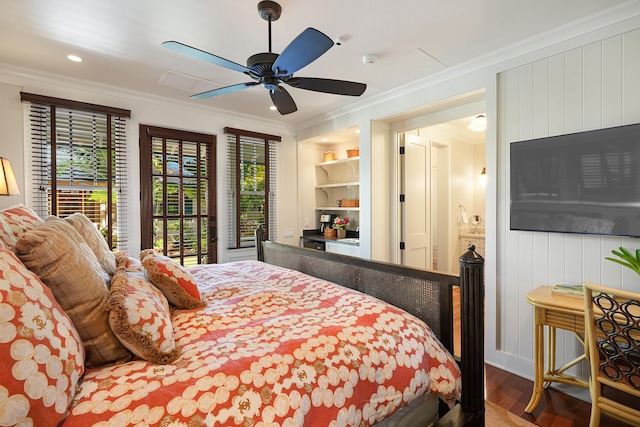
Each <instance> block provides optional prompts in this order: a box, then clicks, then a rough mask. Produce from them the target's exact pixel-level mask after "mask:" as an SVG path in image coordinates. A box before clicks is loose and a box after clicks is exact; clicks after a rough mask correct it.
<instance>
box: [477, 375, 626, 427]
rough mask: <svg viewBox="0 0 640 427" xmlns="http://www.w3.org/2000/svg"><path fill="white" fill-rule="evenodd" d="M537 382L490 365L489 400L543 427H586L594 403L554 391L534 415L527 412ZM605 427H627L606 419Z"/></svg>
mask: <svg viewBox="0 0 640 427" xmlns="http://www.w3.org/2000/svg"><path fill="white" fill-rule="evenodd" d="M532 389H533V382H532V381H529V380H527V379H525V378H522V377H519V376H517V375H514V374H511V373H509V372H506V371H503V370H502V369H498V368H496V367H493V366H489V365H486V390H487V395H486V399H487V400H488V401H490V402H493V403H495V404H497V405H499V406H501V407H503V408H505V409H506V410H507V411H509V412H511V413H512V414H515V415H517V416H519V417H520V418H522V419H525V420H527V421H529V422H531V423H534V424H536V425H539V426H545V427H546V426H553V427H586V426H588V425H589V415H590V413H591V403H589V402H584V401H582V400H580V399H576V398H574V397H571V396H569V395H567V394H564V393H562V392H559V391H557V390H553V389H551V388H550V389H546V390H545V392H544V395H543V396H542V400H541V401H540V403H539V404H538V406H537V407H536V409H535V410H534V411H533V414H527V413H525V412H524V408H526V406H527V404H528V403H529V399H530V398H531V390H532ZM600 426H601V427H623V426H625V424H623V423H621V422H620V421H616V420H613V419H611V418H608V417H606V416H602V419H601V421H600Z"/></svg>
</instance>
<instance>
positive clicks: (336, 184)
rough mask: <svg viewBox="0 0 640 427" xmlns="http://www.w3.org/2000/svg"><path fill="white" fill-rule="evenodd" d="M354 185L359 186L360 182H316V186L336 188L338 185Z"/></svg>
mask: <svg viewBox="0 0 640 427" xmlns="http://www.w3.org/2000/svg"><path fill="white" fill-rule="evenodd" d="M356 186H358V187H359V186H360V182H359V181H352V182H336V183H333V184H318V185H316V188H320V189H322V188H338V187H356Z"/></svg>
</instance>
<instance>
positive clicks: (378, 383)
mask: <svg viewBox="0 0 640 427" xmlns="http://www.w3.org/2000/svg"><path fill="white" fill-rule="evenodd" d="M0 242H1V243H2V244H1V245H0V338H1V339H0V356H1V357H2V358H3V361H4V362H3V363H5V364H6V365H7V366H8V367H9V369H4V370H3V371H2V373H1V374H0V378H1V379H2V383H1V384H0V424H1V425H38V426H49V425H50V426H62V427H74V426H83V427H84V426H130V425H140V426H152V425H153V426H190V427H191V426H193V427H196V426H233V425H241V426H256V427H258V426H301V425H305V426H325V425H326V426H340V425H345V426H346V425H358V426H369V425H375V426H389V427H391V426H416V425H420V426H422V425H425V426H426V425H431V424H434V423H436V422H437V423H438V425H463V424H460V423H461V422H465V421H468V420H472V419H480V418H481V416H482V415H483V414H482V412H483V406H482V407H480V406H476V407H474V406H473V405H474V403H473V402H474V400H473V399H472V398H469V397H467V396H466V395H465V393H467V394H468V392H469V391H470V390H472V387H468V384H469V382H468V381H467V378H476V379H477V378H481V377H482V374H481V372H482V369H479V368H478V366H474V367H473V369H476V371H475V372H474V373H471V372H470V373H468V374H467V373H465V369H467V368H465V364H464V360H465V352H466V353H467V354H470V353H469V346H468V345H465V342H464V339H463V342H462V356H463V363H462V367H461V368H459V367H458V363H457V362H456V360H455V359H454V358H453V357H452V356H451V353H450V352H449V351H448V350H447V347H449V348H450V347H451V343H452V339H451V332H452V327H451V326H450V323H447V322H448V320H447V318H448V317H450V316H449V314H445V315H442V314H441V310H440V309H439V308H438V309H436V310H434V309H429V308H428V304H427V305H425V303H424V302H425V301H426V300H427V299H429V300H431V301H432V302H431V303H435V304H436V307H437V305H438V304H441V303H442V302H444V305H443V307H445V306H450V295H451V293H450V289H451V288H450V286H451V285H458V282H459V284H460V285H461V286H462V289H463V302H462V304H463V310H464V304H465V299H467V296H468V295H470V294H471V293H473V292H471V293H470V292H468V291H465V290H464V289H465V283H467V284H469V285H473V286H474V287H475V289H481V285H482V281H481V276H478V275H477V274H476V273H477V269H476V267H477V266H478V265H480V266H481V265H482V264H478V263H476V261H477V258H474V257H473V256H472V257H470V258H469V260H470V261H471V264H470V265H471V268H470V269H469V271H470V272H472V274H471V275H469V277H468V279H470V280H467V275H466V273H465V274H463V275H462V276H461V277H460V278H458V277H456V276H449V275H442V274H439V273H434V272H424V271H420V270H412V269H405V268H401V267H398V266H392V265H388V264H382V263H375V262H371V261H365V260H356V259H353V258H350V257H342V256H337V255H334V256H333V257H332V256H329V255H332V254H322V256H319V253H314V252H315V251H310V250H303V249H301V248H294V247H290V246H289V247H287V246H286V245H278V244H276V243H272V242H263V243H261V244H259V251H258V253H259V258H260V259H261V260H257V261H240V262H234V263H228V264H212V265H199V266H195V267H192V268H189V269H185V268H183V267H182V266H180V265H178V264H175V263H174V262H173V261H172V260H170V259H168V258H166V257H163V256H162V255H159V254H157V253H155V252H154V251H153V250H146V251H142V252H141V253H140V254H138V255H136V256H129V255H128V254H126V253H123V252H120V253H118V254H115V255H114V254H113V253H111V252H110V251H109V250H108V248H106V247H105V242H104V239H102V238H101V236H100V234H99V232H98V231H97V229H95V227H93V228H92V227H91V225H90V221H88V219H87V218H86V217H83V216H82V215H76V214H74V215H73V216H72V217H70V218H65V219H59V218H55V217H52V218H48V219H47V220H46V221H44V220H42V219H41V218H38V217H37V215H35V214H34V213H33V211H31V210H29V209H28V208H26V207H24V206H18V207H13V208H12V209H8V210H3V211H2V212H0ZM461 262H462V261H461ZM291 263H293V264H291ZM285 264H290V265H285ZM461 265H462V264H461ZM339 266H342V267H339ZM462 271H465V270H464V269H461V272H462ZM324 276H329V277H324ZM407 283H409V284H410V285H409V287H406V286H407V285H406V284H407ZM385 284H386V285H385ZM381 285H383V286H381ZM478 286H480V287H479V288H478ZM474 292H475V291H474ZM398 295H402V296H403V297H404V298H401V299H404V300H408V301H410V302H412V303H411V304H408V305H406V307H402V306H403V305H404V303H403V302H402V301H400V300H398ZM425 298H426V299H425ZM385 300H386V301H388V302H385ZM439 301H440V302H439ZM431 303H430V304H431ZM400 307H402V308H400ZM444 311H447V310H444ZM463 313H464V311H463ZM464 317H465V316H464V315H463V323H464V322H465V320H464ZM423 320H424V321H423ZM425 321H426V323H425ZM427 324H428V325H429V326H427ZM476 324H477V322H476ZM463 328H464V325H463ZM464 335H465V334H464V333H463V337H464ZM477 338H478V337H477V336H475V337H474V340H476V341H477ZM480 342H481V340H480ZM476 355H477V354H476ZM481 357H482V355H481ZM480 360H481V359H480ZM7 366H5V368H6V367H7ZM460 370H461V371H462V378H461V377H460ZM474 393H475V395H478V396H482V392H480V393H477V392H474ZM460 402H462V404H460ZM482 402H483V400H482ZM450 408H453V409H452V410H449V411H448V412H446V411H447V410H448V409H450ZM443 409H444V411H445V412H446V414H445V415H444V416H443V414H444V412H443ZM438 419H440V420H439V421H438ZM451 423H455V424H451Z"/></svg>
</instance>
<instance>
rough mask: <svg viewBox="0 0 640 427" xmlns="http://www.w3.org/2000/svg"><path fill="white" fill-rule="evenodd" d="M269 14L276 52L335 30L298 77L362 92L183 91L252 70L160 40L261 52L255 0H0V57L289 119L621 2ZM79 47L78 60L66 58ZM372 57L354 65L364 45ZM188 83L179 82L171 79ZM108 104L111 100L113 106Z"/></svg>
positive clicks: (491, 2) (414, 1) (344, 7)
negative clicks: (311, 34) (308, 32)
mask: <svg viewBox="0 0 640 427" xmlns="http://www.w3.org/2000/svg"><path fill="white" fill-rule="evenodd" d="M279 3H280V5H281V6H282V9H283V11H282V16H281V17H280V19H279V20H277V21H275V22H273V23H272V34H273V39H272V45H273V51H274V52H276V53H278V52H281V51H282V50H283V49H284V48H285V47H286V45H287V44H288V43H289V42H290V41H291V40H293V39H294V38H295V37H296V36H297V35H298V34H300V33H301V32H302V31H303V30H304V29H305V28H307V27H314V28H316V29H318V30H320V31H322V32H323V33H325V34H327V35H328V36H329V37H331V38H332V39H334V40H336V39H338V38H339V37H343V38H344V39H345V42H344V43H343V44H342V45H341V46H337V45H336V46H334V47H332V48H331V49H329V51H328V52H327V53H325V54H324V55H323V56H321V57H320V58H319V59H318V60H316V61H315V62H313V63H312V64H310V65H308V66H307V67H305V68H304V69H302V70H300V71H299V72H298V73H297V74H296V76H302V77H323V78H332V79H340V80H352V81H359V82H363V83H366V84H367V85H368V88H367V90H366V92H365V93H364V95H363V96H361V97H360V98H354V97H347V96H337V95H328V94H323V93H318V92H310V91H305V90H302V89H295V88H291V89H289V88H288V87H287V90H288V91H289V93H290V94H291V95H292V96H293V98H294V100H295V101H296V103H297V105H298V111H297V112H295V113H293V114H290V115H286V116H280V115H279V113H278V112H275V111H270V110H269V106H270V104H271V102H270V98H269V94H268V93H267V91H266V90H265V89H264V88H262V87H260V86H257V87H253V88H249V89H245V90H243V91H241V92H236V93H232V94H227V95H224V96H222V97H218V98H210V99H206V100H191V99H189V96H190V95H192V94H194V93H197V92H202V91H204V90H209V89H213V88H216V87H221V86H227V85H232V84H236V83H243V82H245V81H250V79H249V78H248V77H247V76H245V75H243V74H241V73H239V72H235V71H230V70H227V69H224V68H221V67H218V66H215V65H212V64H208V63H204V62H201V61H198V60H195V59H191V58H188V57H186V56H183V55H180V54H178V53H174V52H172V51H169V50H167V49H164V48H162V47H161V43H162V42H163V41H166V40H176V41H180V42H182V43H185V44H188V45H191V46H193V47H196V48H199V49H201V50H205V51H207V52H210V53H213V54H216V55H218V56H221V57H223V58H226V59H229V60H231V61H234V62H237V63H241V64H245V62H246V58H248V57H249V56H250V55H252V54H254V53H258V52H266V51H268V32H267V28H268V24H267V22H266V21H264V20H263V19H262V18H261V17H260V16H259V15H258V11H257V4H258V1H257V0H180V1H177V0H103V1H87V0H2V1H1V2H0V40H2V41H1V42H0V68H1V67H4V68H5V69H6V70H10V72H18V73H23V74H31V75H34V76H41V75H43V74H44V75H45V76H50V75H53V76H65V78H67V79H69V81H86V82H92V83H97V84H100V85H106V87H109V86H118V87H121V88H125V89H127V90H132V91H138V92H143V93H149V94H153V95H156V96H160V97H165V98H170V99H174V100H179V101H182V102H191V103H194V105H203V106H209V107H213V108H220V109H224V110H230V111H233V112H237V113H241V114H249V115H253V116H258V117H262V118H265V119H269V120H277V121H282V122H285V123H291V124H293V123H299V122H302V121H305V120H309V119H312V118H314V117H319V116H321V115H322V114H324V113H326V112H328V111H332V110H335V109H337V108H341V107H345V106H346V105H348V104H349V103H353V102H360V101H361V100H363V101H366V100H367V99H370V98H372V97H374V96H376V95H380V94H383V93H385V92H388V91H390V90H392V89H393V88H394V87H398V86H400V85H403V84H405V83H408V82H411V81H414V80H416V79H419V78H422V77H425V76H428V75H430V74H434V73H438V72H441V71H443V70H446V69H449V68H452V67H457V66H460V65H461V64H465V63H468V62H470V61H473V60H477V59H479V58H481V57H483V56H486V55H488V54H490V53H492V52H496V51H499V50H501V49H504V48H506V47H507V46H513V45H514V44H518V43H519V42H522V41H524V40H527V39H531V38H533V37H536V36H539V35H541V34H543V33H546V32H549V31H551V30H553V29H556V28H558V27H562V26H564V25H566V24H568V23H571V22H574V21H579V20H582V19H584V18H586V17H588V16H591V15H594V14H598V13H601V12H602V11H604V10H606V9H608V8H612V7H616V6H617V5H620V4H623V3H626V1H625V0H560V1H557V0H537V1H525V0H475V1H451V2H446V3H445V2H442V1H437V0H402V1H400V2H398V3H391V2H388V1H383V0H321V1H311V0H297V1H296V0H280V1H279ZM68 54H76V55H79V56H81V57H82V58H83V61H82V62H81V63H73V62H70V61H69V60H67V59H66V56H67V55H68ZM366 54H375V55H377V56H378V61H377V62H376V63H375V64H373V65H364V64H363V62H362V57H363V55H366ZM182 85H185V87H186V86H188V87H189V88H188V89H185V88H177V87H176V86H182ZM116 107H118V106H116Z"/></svg>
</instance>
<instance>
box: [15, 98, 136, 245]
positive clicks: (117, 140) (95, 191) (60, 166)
mask: <svg viewBox="0 0 640 427" xmlns="http://www.w3.org/2000/svg"><path fill="white" fill-rule="evenodd" d="M24 100H29V99H28V97H25V96H24V95H23V101H24ZM63 101H64V100H63ZM29 117H30V131H31V171H32V173H31V177H30V178H31V185H32V194H33V197H32V200H33V206H32V207H33V209H34V210H35V211H36V212H37V213H38V214H39V215H40V216H42V217H45V218H46V217H47V216H49V215H56V216H58V217H60V218H64V217H67V216H69V215H71V214H72V213H74V212H81V213H83V214H85V215H86V216H87V217H88V218H89V219H91V221H92V222H93V223H94V224H96V225H97V227H98V229H99V230H100V231H101V232H102V234H103V235H104V236H105V238H106V239H107V241H108V242H109V244H110V247H111V248H112V249H125V248H126V245H127V240H128V234H129V232H128V228H127V223H128V221H127V205H126V200H127V197H126V196H127V180H126V178H127V169H126V145H125V144H126V135H125V125H126V121H125V117H122V116H120V115H115V114H111V113H108V112H107V113H102V112H95V111H86V110H82V109H76V108H66V107H62V106H59V105H56V104H54V103H39V102H31V105H30V116H29Z"/></svg>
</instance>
